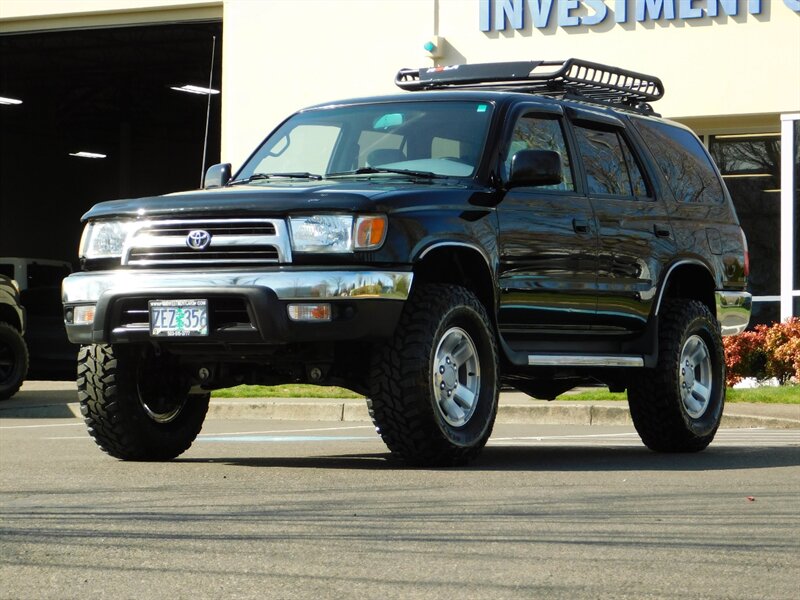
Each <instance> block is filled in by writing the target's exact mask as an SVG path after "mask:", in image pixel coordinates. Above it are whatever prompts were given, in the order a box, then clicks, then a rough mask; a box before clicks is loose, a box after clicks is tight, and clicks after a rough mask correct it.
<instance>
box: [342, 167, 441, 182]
mask: <svg viewBox="0 0 800 600" xmlns="http://www.w3.org/2000/svg"><path fill="white" fill-rule="evenodd" d="M376 173H393V174H396V175H408V176H410V177H422V178H424V179H436V178H439V177H446V175H437V174H436V173H431V172H430V171H414V170H411V169H390V168H387V167H361V168H359V169H355V170H354V171H342V172H341V173H328V174H327V175H326V177H329V178H330V177H346V176H348V175H374V174H376Z"/></svg>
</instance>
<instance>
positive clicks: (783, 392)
mask: <svg viewBox="0 0 800 600" xmlns="http://www.w3.org/2000/svg"><path fill="white" fill-rule="evenodd" d="M726 401H727V402H762V403H767V404H800V385H782V386H779V387H760V388H753V389H751V390H734V389H731V388H728V395H727V397H726Z"/></svg>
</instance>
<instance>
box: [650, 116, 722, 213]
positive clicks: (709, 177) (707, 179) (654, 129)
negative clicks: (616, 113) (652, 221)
mask: <svg viewBox="0 0 800 600" xmlns="http://www.w3.org/2000/svg"><path fill="white" fill-rule="evenodd" d="M634 122H635V124H636V128H637V129H638V130H639V132H640V133H641V134H642V137H643V138H644V141H645V142H646V143H647V146H648V148H650V152H651V153H652V154H653V158H655V159H656V162H657V163H658V167H659V168H660V169H661V172H662V173H663V174H664V178H665V179H666V180H667V184H668V185H669V187H670V189H671V190H672V193H673V194H674V195H675V199H676V200H678V202H687V203H706V204H708V203H720V202H722V201H723V200H724V199H725V196H724V194H723V191H722V185H721V184H720V182H719V178H718V177H717V174H716V172H715V171H714V167H713V165H712V163H711V159H710V158H709V157H708V153H707V152H706V149H705V148H704V147H703V144H701V143H700V140H698V139H697V138H696V137H695V136H694V134H693V133H692V132H691V131H688V130H686V129H682V128H680V127H675V126H674V125H667V124H666V123H660V122H658V121H650V120H646V119H641V118H637V119H635V121H634Z"/></svg>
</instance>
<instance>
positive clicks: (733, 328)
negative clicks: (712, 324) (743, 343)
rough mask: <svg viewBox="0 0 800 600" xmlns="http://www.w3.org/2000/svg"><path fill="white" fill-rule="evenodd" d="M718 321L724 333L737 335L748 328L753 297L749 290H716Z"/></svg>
mask: <svg viewBox="0 0 800 600" xmlns="http://www.w3.org/2000/svg"><path fill="white" fill-rule="evenodd" d="M714 295H715V302H716V306H717V321H718V322H719V327H720V330H721V332H722V335H736V334H738V333H742V332H743V331H744V330H745V329H747V324H748V323H749V322H750V312H751V310H752V306H753V297H752V296H751V295H750V294H749V293H747V292H725V291H717V292H714Z"/></svg>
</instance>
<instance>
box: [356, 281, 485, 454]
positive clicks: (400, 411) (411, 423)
mask: <svg viewBox="0 0 800 600" xmlns="http://www.w3.org/2000/svg"><path fill="white" fill-rule="evenodd" d="M453 306H464V307H467V308H468V309H470V310H472V311H474V313H475V315H476V317H477V318H478V319H479V320H480V322H481V323H482V325H483V327H485V328H486V331H488V332H489V336H488V337H489V340H490V344H491V354H492V356H493V357H494V363H495V364H494V365H493V366H492V365H486V368H487V371H491V373H492V375H493V377H494V379H495V381H494V391H493V393H494V399H493V402H494V406H493V407H492V410H491V416H490V419H491V423H490V424H489V426H488V430H487V431H486V433H485V435H483V436H482V437H481V439H479V440H477V441H476V443H475V444H473V445H471V446H467V447H459V446H455V445H453V444H451V443H449V442H448V441H447V440H446V439H445V438H444V437H443V436H442V434H441V432H440V431H439V430H438V428H437V426H436V423H435V420H434V416H433V407H432V406H431V403H430V399H429V396H428V395H427V394H426V392H427V390H428V388H429V387H430V385H431V382H430V375H429V370H430V368H431V367H430V364H429V363H428V356H429V354H430V352H431V338H432V336H433V333H434V331H435V330H436V328H437V327H438V325H439V323H440V317H439V315H442V314H444V313H445V312H446V311H447V310H448V309H450V308H452V307H453ZM492 331H493V328H492V325H491V323H490V321H489V317H488V315H487V313H486V310H485V308H484V307H483V305H482V304H481V303H480V301H478V299H477V298H476V297H475V296H474V295H473V294H472V293H471V292H469V291H468V290H466V289H465V288H463V287H460V286H456V285H446V284H428V285H424V286H421V287H420V288H419V289H417V290H416V291H415V292H414V293H413V294H412V296H411V297H410V298H409V300H408V302H407V304H406V307H405V308H404V310H403V313H402V315H401V318H400V322H399V323H398V326H397V330H396V333H395V336H394V337H393V338H392V340H391V341H390V342H387V343H386V344H384V345H382V346H381V347H380V348H379V349H378V351H377V352H375V353H374V355H373V360H372V364H371V376H370V381H371V390H370V392H371V393H370V398H369V399H368V400H367V406H368V409H369V413H370V416H371V417H372V420H373V422H374V423H375V426H376V428H377V429H378V432H379V434H380V435H381V437H382V439H383V441H384V443H385V444H386V446H387V447H388V448H389V450H390V451H391V452H392V454H393V455H394V456H395V457H397V458H400V459H402V460H403V461H404V462H405V463H407V464H410V465H414V466H455V465H463V464H465V463H467V462H469V461H470V460H472V459H473V458H475V457H476V456H477V455H478V454H479V453H480V452H481V450H482V449H483V447H484V445H485V444H486V441H487V440H488V438H489V436H490V435H491V431H492V427H493V425H494V417H495V415H496V412H497V389H498V386H497V368H498V367H497V345H496V341H495V336H494V335H493V334H492V333H491V332H492ZM489 367H491V369H489ZM481 368H482V369H483V368H484V365H483V364H482V365H481ZM483 400H484V401H486V400H487V399H486V398H484V399H483Z"/></svg>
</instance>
